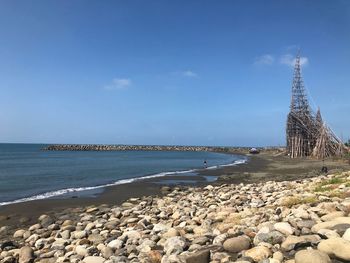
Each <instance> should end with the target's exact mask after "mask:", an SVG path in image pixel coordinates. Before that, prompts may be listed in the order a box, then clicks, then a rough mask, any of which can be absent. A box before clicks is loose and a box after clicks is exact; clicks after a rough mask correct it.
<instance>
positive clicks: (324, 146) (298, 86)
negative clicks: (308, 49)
mask: <svg viewBox="0 0 350 263" xmlns="http://www.w3.org/2000/svg"><path fill="white" fill-rule="evenodd" d="M286 137H287V154H288V155H289V156H290V157H291V158H299V157H308V156H311V157H314V158H317V159H324V158H328V157H333V156H342V154H343V152H344V151H348V150H349V149H348V148H347V147H346V146H345V145H344V144H343V142H342V141H341V140H340V139H339V138H338V137H337V136H336V135H335V133H334V132H333V131H332V130H331V129H330V128H329V127H328V126H327V125H326V124H325V123H324V122H323V120H322V116H321V111H320V109H318V111H317V113H316V115H315V114H314V113H313V112H312V110H311V108H310V106H309V103H308V99H307V96H306V93H305V89H304V84H303V80H302V76H301V65H300V55H299V54H298V55H297V57H296V62H295V67H294V78H293V84H292V98H291V105H290V112H289V114H288V118H287V129H286Z"/></svg>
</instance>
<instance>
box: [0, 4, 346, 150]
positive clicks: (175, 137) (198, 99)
mask: <svg viewBox="0 0 350 263" xmlns="http://www.w3.org/2000/svg"><path fill="white" fill-rule="evenodd" d="M298 47H300V48H301V52H302V57H303V62H304V63H303V64H304V65H303V76H304V80H305V84H306V87H307V90H308V92H309V93H310V95H311V97H310V102H311V106H312V107H314V108H315V107H317V106H320V107H321V111H322V113H323V117H324V119H325V120H326V122H327V123H328V125H330V126H331V127H332V128H333V130H334V131H335V132H336V133H337V134H338V135H339V136H343V138H344V139H347V138H349V137H350V123H349V112H350V103H349V98H350V74H349V69H350V2H349V1H345V0H344V1H214V0H212V1H199V0H198V1H181V0H179V1H141V0H140V1H97V0H96V1H46V0H45V1H39V0H38V1H13V0H4V1H0V91H1V93H0V94H1V95H0V141H1V142H28V143H31V142H38V143H111V144H113V143H126V144H186V145H242V146H265V145H284V143H285V122H286V115H287V113H288V110H289V104H290V90H291V82H292V73H293V69H292V67H291V65H290V64H291V63H292V62H293V56H295V54H296V52H297V49H298Z"/></svg>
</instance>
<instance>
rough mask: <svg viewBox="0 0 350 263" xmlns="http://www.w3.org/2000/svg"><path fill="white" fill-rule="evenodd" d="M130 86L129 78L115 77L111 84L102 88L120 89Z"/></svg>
mask: <svg viewBox="0 0 350 263" xmlns="http://www.w3.org/2000/svg"><path fill="white" fill-rule="evenodd" d="M130 86H131V80H130V79H123V78H115V79H113V80H112V83H111V84H109V85H106V86H105V87H104V88H105V89H106V90H121V89H127V88H129V87H130Z"/></svg>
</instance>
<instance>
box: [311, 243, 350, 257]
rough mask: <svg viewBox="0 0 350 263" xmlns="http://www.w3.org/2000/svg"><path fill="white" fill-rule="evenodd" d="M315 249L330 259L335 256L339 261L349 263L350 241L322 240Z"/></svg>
mask: <svg viewBox="0 0 350 263" xmlns="http://www.w3.org/2000/svg"><path fill="white" fill-rule="evenodd" d="M317 248H318V250H321V251H323V252H325V253H327V254H328V255H329V256H331V257H332V256H335V257H337V258H339V259H342V260H348V261H350V241H348V240H345V239H343V238H340V237H335V238H330V239H326V240H322V241H321V242H320V243H319V244H318V246H317Z"/></svg>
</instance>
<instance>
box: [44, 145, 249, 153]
mask: <svg viewBox="0 0 350 263" xmlns="http://www.w3.org/2000/svg"><path fill="white" fill-rule="evenodd" d="M249 149H250V148H247V147H214V146H180V145H102V144H54V145H49V146H47V147H45V148H44V150H47V151H186V152H189V151H191V152H203V151H211V152H248V151H249Z"/></svg>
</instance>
